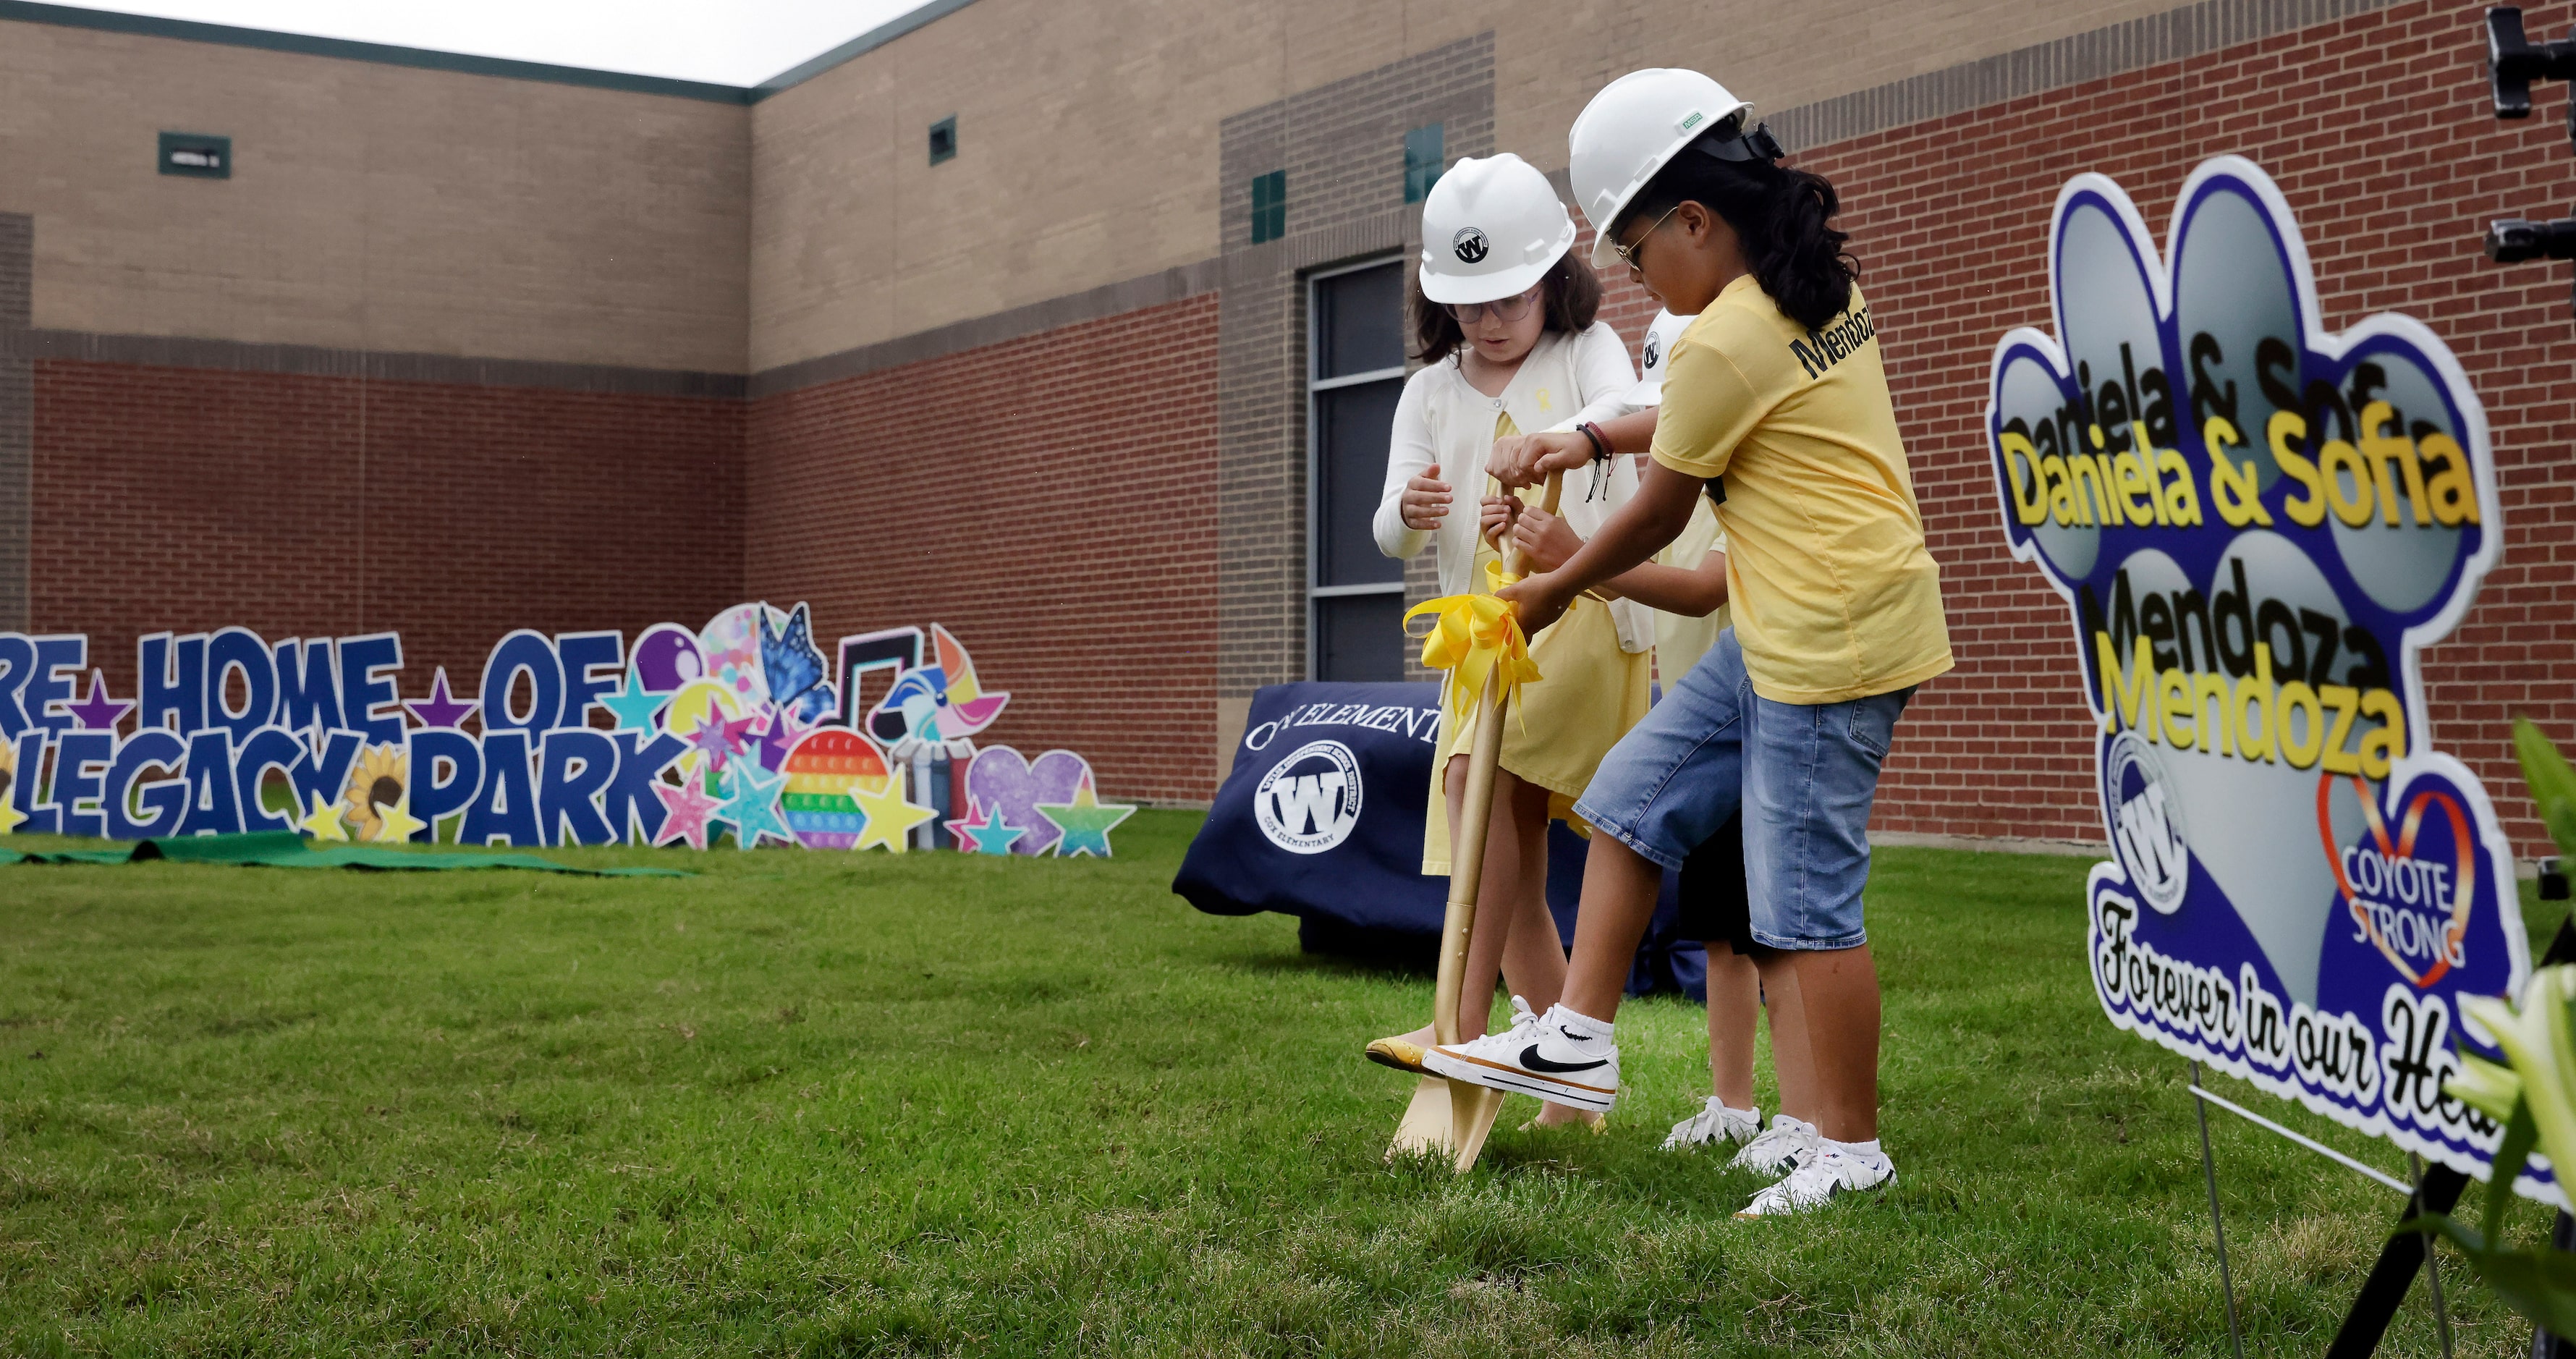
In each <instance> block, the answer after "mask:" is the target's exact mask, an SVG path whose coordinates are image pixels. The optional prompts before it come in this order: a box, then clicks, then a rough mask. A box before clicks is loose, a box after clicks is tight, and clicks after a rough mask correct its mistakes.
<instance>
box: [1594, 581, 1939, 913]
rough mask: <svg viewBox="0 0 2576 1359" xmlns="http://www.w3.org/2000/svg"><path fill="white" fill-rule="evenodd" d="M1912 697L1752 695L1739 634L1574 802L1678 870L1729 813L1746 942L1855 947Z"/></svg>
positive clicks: (1712, 651) (1725, 637) (1727, 638)
mask: <svg viewBox="0 0 2576 1359" xmlns="http://www.w3.org/2000/svg"><path fill="white" fill-rule="evenodd" d="M1913 696H1914V690H1913V689H1912V688H1910V687H1909V688H1904V689H1899V690H1896V691H1895V692H1893V693H1886V694H1876V695H1872V696H1871V697H1868V698H1856V699H1850V700H1847V701H1845V702H1841V703H1815V704H1805V703H1775V702H1773V701H1772V700H1770V699H1767V698H1764V697H1762V696H1761V695H1759V694H1756V693H1754V692H1753V682H1752V680H1750V679H1749V678H1747V677H1746V675H1745V673H1744V651H1743V648H1741V647H1739V646H1738V645H1736V641H1735V630H1734V629H1733V628H1729V629H1727V630H1726V631H1725V632H1723V633H1720V634H1719V635H1718V639H1717V644H1716V645H1715V646H1712V647H1710V648H1709V649H1708V653H1707V654H1706V655H1704V656H1702V657H1700V659H1699V664H1697V665H1694V666H1692V667H1691V669H1690V672H1689V673H1688V674H1686V675H1683V676H1682V677H1681V682H1680V683H1678V684H1675V685H1673V686H1672V687H1671V688H1669V689H1667V690H1666V691H1665V693H1664V698H1663V701H1662V702H1660V703H1658V704H1656V705H1655V706H1654V708H1653V710H1652V711H1650V712H1648V713H1647V714H1646V720H1644V721H1643V722H1640V723H1638V724H1637V725H1636V726H1635V727H1634V728H1632V729H1630V730H1629V732H1628V734H1627V735H1626V736H1624V737H1622V738H1620V741H1619V744H1617V745H1616V746H1613V747H1611V749H1610V753H1609V754H1608V755H1607V756H1605V757H1604V758H1603V759H1602V761H1601V769H1600V772H1598V773H1596V774H1594V775H1593V776H1592V783H1591V785H1590V786H1588V787H1586V788H1585V789H1584V790H1583V797H1582V799H1581V800H1580V801H1578V802H1576V803H1575V804H1574V812H1575V815H1577V816H1580V817H1582V818H1583V819H1584V820H1585V821H1586V822H1588V823H1590V824H1591V826H1592V828H1593V829H1594V830H1595V831H1598V832H1600V833H1602V834H1604V835H1608V836H1611V837H1613V838H1615V839H1617V840H1618V841H1619V842H1620V843H1622V844H1624V845H1626V846H1628V847H1629V848H1630V849H1633V850H1635V851H1637V853H1639V854H1641V855H1643V856H1645V857H1646V858H1647V859H1649V860H1651V861H1653V862H1655V863H1657V864H1661V865H1662V866H1664V867H1665V868H1671V869H1678V868H1680V867H1681V866H1682V861H1683V860H1684V859H1686V858H1688V857H1689V855H1690V852H1691V851H1692V850H1693V849H1695V848H1697V847H1698V846H1699V845H1700V843H1701V842H1703V841H1705V840H1707V839H1708V838H1709V836H1710V835H1712V834H1714V833H1715V832H1716V831H1717V830H1718V829H1719V828H1720V827H1722V826H1724V825H1725V824H1726V820H1727V818H1728V817H1730V816H1734V815H1736V814H1738V812H1739V811H1740V812H1741V813H1742V815H1743V818H1744V884H1745V891H1746V895H1747V897H1748V901H1747V907H1748V911H1749V914H1750V916H1751V924H1752V933H1753V940H1754V942H1755V943H1757V944H1761V945H1763V946H1765V947H1768V948H1783V949H1838V948H1856V947H1858V946H1860V945H1862V944H1865V943H1868V942H1869V932H1868V931H1867V930H1865V929H1863V928H1862V927H1861V888H1862V886H1863V885H1864V884H1866V883H1867V882H1868V881H1869V806H1870V801H1871V799H1872V798H1873V797H1874V796H1876V794H1877V792H1878V767H1879V765H1880V763H1881V762H1883V761H1884V760H1885V759H1886V758H1887V744H1888V741H1889V740H1890V739H1891V738H1892V737H1893V736H1894V735H1895V733H1896V719H1897V716H1898V715H1899V714H1901V713H1903V712H1904V711H1905V703H1906V700H1907V699H1909V698H1912V697H1913Z"/></svg>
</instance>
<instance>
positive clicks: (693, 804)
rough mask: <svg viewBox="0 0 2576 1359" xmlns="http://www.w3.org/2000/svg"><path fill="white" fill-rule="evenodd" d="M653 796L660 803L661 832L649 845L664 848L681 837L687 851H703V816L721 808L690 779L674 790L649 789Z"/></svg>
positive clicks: (667, 787)
mask: <svg viewBox="0 0 2576 1359" xmlns="http://www.w3.org/2000/svg"><path fill="white" fill-rule="evenodd" d="M653 795H654V796H655V797H658V798H660V799H662V810H663V812H664V813H665V815H664V816H663V818H662V832H661V834H659V835H656V836H654V837H653V843H654V844H657V845H667V844H669V843H671V842H672V841H674V840H677V839H680V838H682V837H683V836H685V837H687V839H688V841H689V848H691V849H705V848H706V847H707V814H708V813H709V812H712V811H714V810H715V809H716V808H718V807H720V806H722V805H723V804H722V803H720V802H718V801H716V800H715V799H714V798H711V797H708V796H707V793H706V790H705V789H704V788H701V787H699V786H698V781H697V780H696V779H694V778H689V779H684V780H682V781H681V782H680V783H679V784H677V785H676V786H675V785H672V784H668V783H656V784H654V785H653Z"/></svg>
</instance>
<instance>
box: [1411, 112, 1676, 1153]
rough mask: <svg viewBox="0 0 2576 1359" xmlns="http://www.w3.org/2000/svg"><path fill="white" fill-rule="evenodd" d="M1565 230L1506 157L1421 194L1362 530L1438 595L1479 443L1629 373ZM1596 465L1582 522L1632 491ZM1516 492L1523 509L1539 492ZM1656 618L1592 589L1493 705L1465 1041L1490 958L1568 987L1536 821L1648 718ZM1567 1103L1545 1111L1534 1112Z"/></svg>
mask: <svg viewBox="0 0 2576 1359" xmlns="http://www.w3.org/2000/svg"><path fill="white" fill-rule="evenodd" d="M1573 243H1574V223H1573V219H1572V218H1571V217H1570V216H1568V215H1567V213H1566V211H1565V207H1564V205H1563V204H1562V203H1561V202H1559V201H1558V199H1557V197H1556V193H1555V190H1554V189H1553V188H1551V187H1550V186H1549V185H1548V183H1547V180H1546V177H1545V176H1543V175H1541V174H1540V173H1539V172H1538V171H1537V170H1536V169H1534V168H1532V167H1530V166H1529V165H1528V164H1526V163H1525V162H1523V161H1521V160H1520V158H1519V157H1517V156H1511V155H1502V156H1496V157H1494V158H1492V159H1491V160H1486V161H1478V160H1473V159H1469V160H1462V161H1460V162H1458V163H1457V164H1456V165H1455V166H1452V167H1451V168H1450V169H1449V171H1448V172H1447V173H1446V174H1445V175H1443V176H1442V177H1441V179H1440V182H1439V183H1438V184H1437V185H1435V186H1434V187H1433V189H1432V193H1431V198H1430V201H1428V202H1426V203H1425V204H1424V206H1423V260H1422V267H1421V269H1420V271H1419V272H1418V273H1417V275H1416V277H1415V280H1414V287H1413V297H1412V299H1411V301H1412V306H1413V313H1414V322H1415V340H1416V346H1417V351H1418V352H1417V354H1416V357H1418V358H1420V359H1421V360H1422V361H1423V363H1424V365H1425V366H1424V367H1423V368H1421V369H1420V370H1419V371H1417V372H1415V373H1414V374H1413V376H1412V377H1411V378H1409V379H1407V380H1406V382H1405V387H1404V394H1403V396H1402V398H1401V399H1400V400H1398V402H1397V403H1396V410H1395V427H1394V431H1393V436H1392V438H1391V440H1390V445H1389V451H1388V457H1387V470H1386V489H1385V493H1384V495H1383V497H1382V499H1381V500H1380V502H1379V504H1378V509H1377V515H1376V519H1375V524H1374V527H1375V529H1376V536H1377V543H1378V547H1379V549H1380V550H1381V551H1383V552H1385V553H1386V554H1387V555H1388V556H1391V557H1410V556H1412V555H1413V554H1415V553H1417V552H1419V551H1421V550H1422V548H1423V547H1424V546H1425V545H1426V544H1430V545H1435V546H1436V551H1437V553H1438V559H1439V568H1440V592H1441V593H1442V594H1470V593H1481V592H1483V591H1485V590H1486V589H1487V588H1488V586H1487V583H1486V579H1485V563H1487V562H1489V561H1495V560H1497V559H1498V557H1499V554H1498V553H1497V551H1496V549H1495V547H1494V545H1493V543H1492V542H1491V541H1490V539H1489V535H1492V534H1496V533H1499V532H1501V531H1502V530H1503V529H1504V527H1505V526H1506V525H1507V523H1508V522H1509V514H1510V511H1509V508H1508V507H1507V506H1506V504H1505V497H1504V496H1503V494H1502V492H1501V488H1500V486H1499V485H1498V484H1496V483H1494V482H1492V481H1491V479H1490V478H1488V477H1487V476H1486V475H1485V471H1484V468H1485V458H1486V455H1487V454H1488V452H1489V451H1490V450H1491V449H1492V447H1493V444H1494V441H1495V440H1496V439H1497V438H1502V437H1508V436H1511V435H1516V434H1519V433H1521V432H1523V431H1530V432H1537V431H1540V430H1547V429H1565V430H1571V429H1575V428H1577V427H1578V426H1579V425H1581V424H1583V423H1585V422H1587V421H1591V420H1596V419H1600V418H1606V417H1607V416H1609V415H1612V414H1615V413H1616V412H1617V411H1618V410H1619V409H1621V406H1620V403H1621V401H1622V400H1623V399H1624V398H1625V397H1627V396H1628V394H1629V392H1630V389H1631V388H1632V387H1633V386H1634V385H1635V383H1636V370H1635V369H1634V368H1632V367H1630V366H1629V363H1628V353H1627V348H1626V346H1624V345H1622V344H1621V343H1620V342H1619V337H1618V334H1617V332H1615V331H1613V330H1612V329H1611V328H1610V327H1609V326H1608V325H1607V324H1605V323H1602V322H1600V321H1598V320H1596V319H1595V313H1596V312H1597V311H1598V309H1599V306H1600V299H1601V287H1600V282H1599V280H1598V279H1596V278H1595V277H1594V276H1593V273H1592V270H1591V268H1590V267H1589V266H1588V265H1586V264H1585V263H1584V262H1583V261H1582V260H1581V259H1579V258H1577V257H1575V256H1573V255H1571V254H1570V253H1568V251H1569V248H1570V247H1571V246H1572V245H1573ZM1594 472H1595V473H1596V474H1598V475H1592V476H1585V475H1582V474H1577V475H1575V476H1572V477H1569V478H1568V482H1567V485H1566V487H1565V491H1564V496H1563V501H1562V509H1563V512H1564V518H1565V519H1566V521H1567V522H1568V524H1569V525H1570V526H1571V527H1572V528H1573V529H1574V530H1575V532H1577V533H1580V534H1585V535H1589V533H1590V532H1591V531H1592V530H1593V529H1594V528H1596V527H1597V526H1598V525H1599V524H1600V522H1601V520H1602V519H1603V518H1604V517H1605V516H1606V515H1607V514H1608V513H1609V511H1610V510H1611V509H1612V508H1613V507H1615V506H1616V505H1618V504H1620V503H1622V502H1624V501H1625V500H1626V498H1627V496H1628V493H1629V492H1630V491H1631V490H1632V489H1633V488H1634V486H1635V477H1636V474H1635V471H1634V469H1633V468H1632V467H1631V466H1630V465H1629V460H1628V459H1625V458H1615V459H1605V460H1604V461H1603V462H1600V463H1596V464H1595V466H1594ZM1453 478H1455V479H1457V480H1461V481H1464V482H1465V483H1466V484H1467V485H1469V486H1472V487H1475V488H1476V489H1477V490H1478V491H1479V492H1480V493H1482V494H1480V496H1479V498H1478V500H1477V502H1476V503H1473V504H1470V503H1463V502H1461V501H1460V499H1459V497H1458V496H1457V494H1456V492H1455V490H1454V489H1453V481H1452V479H1453ZM1526 494H1527V496H1528V498H1529V499H1530V500H1531V501H1532V503H1535V500H1536V498H1537V491H1536V490H1535V488H1534V489H1533V490H1532V491H1530V492H1528V493H1526ZM1654 632H1655V625H1654V620H1653V616H1652V613H1651V611H1649V610H1647V609H1645V608H1644V607H1642V606H1640V605H1637V604H1635V603H1632V602H1629V601H1625V600H1622V601H1618V602H1615V603H1608V604H1604V603H1600V602H1597V601H1593V602H1587V603H1586V604H1585V605H1584V606H1583V607H1581V608H1579V609H1576V610H1573V611H1571V612H1569V613H1568V614H1567V615H1566V616H1565V617H1564V619H1562V620H1561V621H1559V622H1558V623H1557V624H1556V625H1555V626H1553V627H1550V628H1548V629H1546V630H1545V631H1543V632H1541V633H1540V634H1539V635H1538V636H1537V637H1536V638H1534V639H1532V642H1531V648H1530V651H1531V657H1532V659H1533V660H1535V661H1536V662H1537V664H1538V667H1539V671H1540V673H1541V674H1542V675H1543V676H1545V678H1543V679H1542V680H1540V681H1539V682H1537V683H1535V684H1530V685H1525V686H1523V688H1522V689H1521V691H1520V696H1519V698H1518V699H1517V701H1516V705H1515V707H1514V713H1515V714H1516V715H1515V716H1513V717H1510V718H1507V719H1506V720H1507V722H1508V723H1509V725H1508V726H1507V728H1506V729H1505V731H1504V734H1503V746H1502V760H1501V768H1500V769H1498V770H1497V771H1496V773H1495V783H1494V805H1493V812H1492V819H1491V821H1490V822H1489V823H1488V829H1487V834H1486V840H1485V846H1486V847H1485V859H1484V866H1483V871H1482V873H1481V874H1480V875H1479V881H1478V884H1477V893H1476V900H1477V903H1478V909H1477V913H1476V915H1477V921H1476V923H1477V929H1476V931H1475V932H1474V934H1473V935H1472V936H1471V937H1470V945H1469V955H1468V963H1467V975H1466V985H1465V989H1464V991H1463V992H1462V998H1461V1000H1460V1002H1459V1012H1458V1027H1459V1031H1460V1033H1461V1034H1462V1035H1466V1036H1473V1035H1477V1034H1482V1033H1483V1032H1485V1030H1486V1027H1487V1024H1488V1021H1489V1020H1490V1018H1491V1009H1492V1003H1493V995H1494V978H1495V974H1496V972H1497V971H1500V972H1501V974H1502V975H1503V976H1504V977H1505V978H1506V979H1508V980H1509V982H1510V983H1511V987H1512V991H1513V993H1514V998H1515V1000H1525V1001H1526V1002H1527V1003H1531V1004H1535V1005H1537V1006H1538V1007H1539V1008H1540V1009H1542V1010H1544V1009H1545V1008H1546V1007H1547V1005H1548V1003H1549V998H1550V997H1553V996H1556V995H1557V994H1558V993H1559V992H1561V991H1562V990H1563V989H1564V984H1565V950H1564V946H1563V943H1562V942H1561V940H1560V939H1559V937H1558V935H1557V932H1556V923H1555V921H1554V919H1553V918H1552V917H1551V916H1550V915H1549V914H1548V909H1547V894H1546V885H1547V823H1548V821H1549V820H1550V819H1551V818H1552V817H1556V818H1563V817H1568V816H1569V815H1570V812H1571V809H1572V806H1573V801H1574V798H1575V797H1576V796H1578V795H1579V794H1581V792H1582V791H1583V788H1584V785H1585V784H1586V783H1588V782H1589V781H1590V780H1591V777H1592V771H1593V769H1594V767H1595V766H1596V765H1598V764H1599V763H1600V761H1601V757H1602V756H1603V755H1604V754H1606V753H1608V751H1609V749H1610V747H1611V746H1612V745H1614V744H1616V743H1617V741H1618V739H1619V738H1620V737H1621V736H1622V735H1624V734H1626V732H1627V730H1628V728H1629V727H1631V726H1634V725H1635V724H1636V722H1637V721H1638V719H1639V718H1641V717H1643V716H1644V715H1645V712H1646V707H1647V701H1648V684H1649V676H1648V670H1649V664H1650V663H1649V660H1648V655H1647V653H1648V652H1649V650H1650V649H1651V648H1652V647H1653V645H1654ZM1442 713H1443V715H1442V719H1441V740H1440V744H1439V747H1438V749H1437V752H1436V754H1435V758H1434V760H1433V764H1432V793H1433V796H1434V800H1435V801H1438V802H1445V804H1446V806H1447V808H1448V815H1447V816H1446V817H1442V816H1433V817H1431V818H1429V819H1428V821H1427V824H1426V825H1425V827H1424V836H1423V841H1424V844H1423V862H1422V871H1423V872H1425V873H1438V874H1445V873H1447V872H1448V871H1449V844H1450V841H1451V838H1452V835H1453V833H1454V828H1455V823H1456V820H1457V818H1458V816H1459V814H1460V804H1461V801H1462V799H1463V797H1464V792H1465V786H1466V771H1465V766H1466V763H1467V755H1466V751H1467V749H1468V748H1469V746H1470V745H1471V744H1472V741H1473V734H1474V720H1473V718H1472V716H1471V717H1470V718H1468V719H1467V720H1464V721H1459V720H1453V719H1452V718H1451V717H1450V716H1449V715H1448V713H1449V708H1448V705H1446V704H1444V705H1443V708H1442ZM1576 828H1577V829H1578V830H1581V829H1582V827H1581V825H1580V823H1577V826H1576ZM1430 1039H1431V1034H1430V1030H1429V1029H1427V1028H1425V1029H1423V1030H1421V1031H1419V1032H1416V1033H1413V1034H1407V1035H1403V1036H1401V1037H1396V1038H1384V1039H1379V1040H1378V1041H1377V1042H1375V1043H1372V1044H1370V1045H1369V1056H1370V1057H1371V1058H1372V1059H1373V1060H1375V1061H1378V1062H1381V1063H1383V1064H1385V1065H1388V1066H1394V1067H1398V1068H1400V1069H1404V1070H1419V1069H1420V1068H1419V1066H1418V1061H1419V1054H1420V1051H1421V1049H1422V1047H1423V1046H1425V1045H1427V1044H1428V1043H1429V1042H1430ZM1573 1114H1574V1111H1572V1110H1570V1109H1565V1108H1562V1107H1561V1106H1555V1105H1551V1106H1549V1108H1548V1109H1547V1110H1546V1111H1545V1112H1544V1113H1543V1114H1542V1115H1541V1120H1540V1121H1541V1122H1543V1123H1554V1122H1559V1121H1564V1120H1566V1119H1570V1118H1571V1117H1573Z"/></svg>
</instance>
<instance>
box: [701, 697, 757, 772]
mask: <svg viewBox="0 0 2576 1359" xmlns="http://www.w3.org/2000/svg"><path fill="white" fill-rule="evenodd" d="M759 720H760V717H759V715H758V714H752V715H749V716H745V717H735V718H727V717H726V716H725V715H724V710H723V709H722V708H712V709H709V710H708V712H707V715H706V718H705V720H704V721H702V722H700V723H699V724H698V729H697V730H696V731H694V732H692V733H690V735H689V744H690V745H693V746H695V747H697V748H698V749H700V750H703V751H705V752H706V754H707V768H708V769H709V770H710V771H712V772H714V773H718V774H721V773H723V772H724V770H725V766H726V765H727V764H728V763H730V762H731V761H732V759H733V757H734V756H736V755H740V754H742V753H743V752H745V751H748V750H750V749H751V740H750V735H751V724H752V723H754V722H757V721H759Z"/></svg>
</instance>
